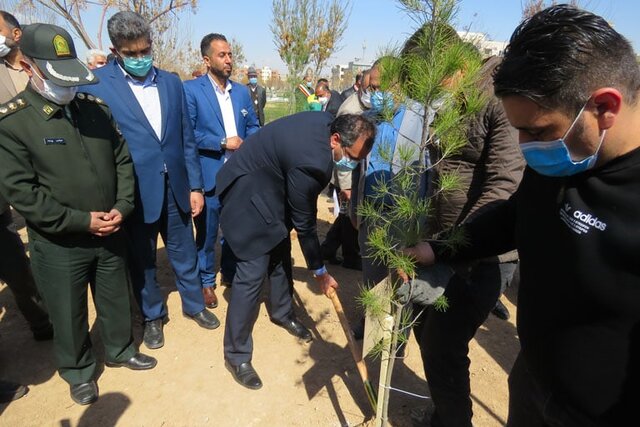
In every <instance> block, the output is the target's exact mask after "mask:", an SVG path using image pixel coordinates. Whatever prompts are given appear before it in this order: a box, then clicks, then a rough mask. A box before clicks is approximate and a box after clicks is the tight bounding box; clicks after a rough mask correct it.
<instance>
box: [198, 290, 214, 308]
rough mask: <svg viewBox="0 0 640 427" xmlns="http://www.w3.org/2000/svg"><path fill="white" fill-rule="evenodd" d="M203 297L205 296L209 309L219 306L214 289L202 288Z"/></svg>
mask: <svg viewBox="0 0 640 427" xmlns="http://www.w3.org/2000/svg"><path fill="white" fill-rule="evenodd" d="M202 295H204V305H206V306H207V308H216V307H217V306H218V297H217V296H216V292H215V290H214V289H213V288H202Z"/></svg>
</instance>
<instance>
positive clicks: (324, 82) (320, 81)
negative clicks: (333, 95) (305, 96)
mask: <svg viewBox="0 0 640 427" xmlns="http://www.w3.org/2000/svg"><path fill="white" fill-rule="evenodd" d="M319 84H324V85H325V86H326V87H327V89H329V80H327V79H325V78H321V79H318V82H317V83H316V85H319Z"/></svg>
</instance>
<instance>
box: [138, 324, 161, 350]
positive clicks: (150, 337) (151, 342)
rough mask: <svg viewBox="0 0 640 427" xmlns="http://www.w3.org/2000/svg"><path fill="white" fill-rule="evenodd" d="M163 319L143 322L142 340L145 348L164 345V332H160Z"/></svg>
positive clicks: (152, 348)
mask: <svg viewBox="0 0 640 427" xmlns="http://www.w3.org/2000/svg"><path fill="white" fill-rule="evenodd" d="M162 322H163V319H156V320H150V321H148V322H145V324H144V334H143V336H142V342H144V345H146V346H147V348H149V349H151V350H154V349H156V348H160V347H162V346H163V345H164V333H163V332H162Z"/></svg>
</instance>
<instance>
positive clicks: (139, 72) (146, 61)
mask: <svg viewBox="0 0 640 427" xmlns="http://www.w3.org/2000/svg"><path fill="white" fill-rule="evenodd" d="M122 63H123V64H124V69H125V70H126V71H127V72H128V73H130V74H132V75H134V76H136V77H144V76H146V75H147V74H149V70H150V69H151V66H153V56H152V55H145V56H143V57H142V58H130V57H128V56H123V57H122Z"/></svg>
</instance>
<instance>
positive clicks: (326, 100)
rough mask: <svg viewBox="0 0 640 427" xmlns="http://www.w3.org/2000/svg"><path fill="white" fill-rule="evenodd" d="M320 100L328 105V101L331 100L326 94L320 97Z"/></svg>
mask: <svg viewBox="0 0 640 427" xmlns="http://www.w3.org/2000/svg"><path fill="white" fill-rule="evenodd" d="M318 102H319V103H320V104H322V105H327V102H329V98H327V97H326V96H320V97H318Z"/></svg>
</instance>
